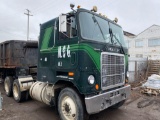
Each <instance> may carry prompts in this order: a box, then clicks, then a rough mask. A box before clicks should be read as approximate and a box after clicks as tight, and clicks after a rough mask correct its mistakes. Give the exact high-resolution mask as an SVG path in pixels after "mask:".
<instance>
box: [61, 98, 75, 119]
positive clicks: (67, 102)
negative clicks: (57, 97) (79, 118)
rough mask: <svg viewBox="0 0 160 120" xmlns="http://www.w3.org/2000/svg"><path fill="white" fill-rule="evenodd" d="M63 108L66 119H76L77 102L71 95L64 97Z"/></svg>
mask: <svg viewBox="0 0 160 120" xmlns="http://www.w3.org/2000/svg"><path fill="white" fill-rule="evenodd" d="M61 109H62V113H63V116H64V117H65V119H66V120H75V118H76V112H77V111H76V104H75V102H74V101H73V99H71V98H70V97H69V96H66V97H64V98H63V99H62V104H61Z"/></svg>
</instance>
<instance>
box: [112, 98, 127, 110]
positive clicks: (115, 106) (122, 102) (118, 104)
mask: <svg viewBox="0 0 160 120" xmlns="http://www.w3.org/2000/svg"><path fill="white" fill-rule="evenodd" d="M124 103H125V100H123V101H121V102H119V103H117V104H115V105H113V106H111V108H112V109H118V108H119V107H121V106H122V105H123V104H124Z"/></svg>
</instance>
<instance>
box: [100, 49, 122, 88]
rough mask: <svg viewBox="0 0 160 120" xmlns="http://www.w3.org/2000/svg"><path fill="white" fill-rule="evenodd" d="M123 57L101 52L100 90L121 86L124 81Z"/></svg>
mask: <svg viewBox="0 0 160 120" xmlns="http://www.w3.org/2000/svg"><path fill="white" fill-rule="evenodd" d="M124 71H125V63H124V55H121V54H116V53H107V52H102V54H101V80H102V82H101V86H102V89H108V88H113V87H115V86H119V85H122V84H123V83H124V79H125V73H124Z"/></svg>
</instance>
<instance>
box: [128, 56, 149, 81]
mask: <svg viewBox="0 0 160 120" xmlns="http://www.w3.org/2000/svg"><path fill="white" fill-rule="evenodd" d="M146 70H147V58H133V57H130V58H129V65H128V71H129V82H130V83H132V82H136V81H141V80H144V79H145V76H146Z"/></svg>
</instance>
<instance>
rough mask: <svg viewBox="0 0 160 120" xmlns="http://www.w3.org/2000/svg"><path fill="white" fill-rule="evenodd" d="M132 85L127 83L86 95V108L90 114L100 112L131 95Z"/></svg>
mask: <svg viewBox="0 0 160 120" xmlns="http://www.w3.org/2000/svg"><path fill="white" fill-rule="evenodd" d="M130 93H131V86H130V85H127V86H124V87H122V88H118V89H115V90H112V91H109V92H106V93H102V94H99V95H95V96H92V97H85V104H86V110H87V112H88V114H94V113H98V112H100V111H102V110H104V109H106V108H108V107H110V106H112V105H115V104H116V103H118V102H121V101H122V100H125V99H127V98H128V97H129V95H130Z"/></svg>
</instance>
